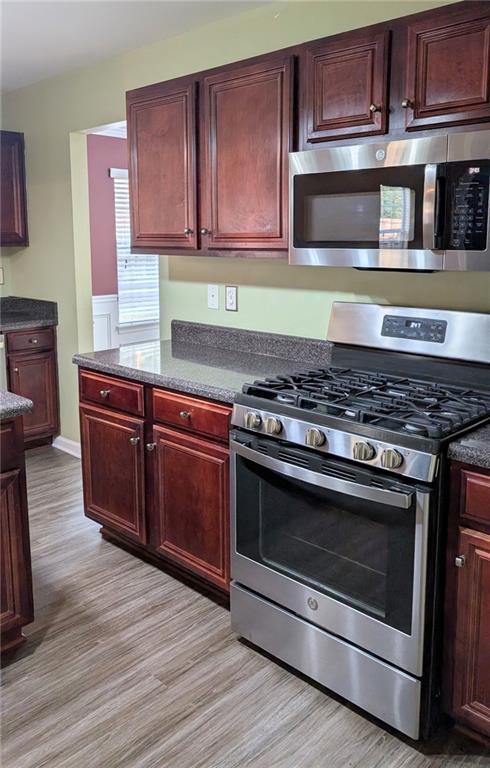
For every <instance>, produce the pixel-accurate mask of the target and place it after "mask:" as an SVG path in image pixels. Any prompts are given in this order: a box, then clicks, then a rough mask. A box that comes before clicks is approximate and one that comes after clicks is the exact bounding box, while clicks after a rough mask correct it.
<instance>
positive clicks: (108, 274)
mask: <svg viewBox="0 0 490 768" xmlns="http://www.w3.org/2000/svg"><path fill="white" fill-rule="evenodd" d="M87 157H88V188H89V190H88V193H89V209H90V250H91V258H92V294H93V295H94V296H101V295H103V294H110V293H117V265H116V222H115V217H114V182H113V180H112V179H111V178H110V177H109V175H108V169H109V168H127V167H128V158H127V148H126V139H115V138H112V137H111V136H96V135H94V134H89V135H88V136H87Z"/></svg>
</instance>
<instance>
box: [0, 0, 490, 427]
mask: <svg viewBox="0 0 490 768" xmlns="http://www.w3.org/2000/svg"><path fill="white" fill-rule="evenodd" d="M443 4H444V3H441V2H425V1H424V2H419V1H414V0H412V1H411V2H404V1H403V0H400V1H399V2H365V1H363V0H359V1H353V2H333V1H332V2H330V0H326V1H324V2H307V0H304V2H284V3H272V4H270V5H266V6H263V7H260V8H257V9H255V10H251V11H248V12H246V13H245V14H242V15H240V16H235V17H229V18H228V19H224V20H222V21H220V22H216V23H213V24H210V25H208V26H206V27H201V28H200V29H195V30H190V31H189V32H187V33H186V34H184V35H181V36H179V37H175V38H173V39H171V40H167V41H163V42H160V43H158V44H155V45H151V46H146V47H144V48H140V49H137V50H134V51H131V52H129V53H127V54H124V55H122V56H118V57H115V58H113V59H110V60H108V61H105V62H101V63H100V64H98V65H96V66H94V67H90V68H87V69H83V70H80V71H77V72H74V73H71V74H67V75H64V76H59V77H56V78H51V79H50V80H46V81H44V82H42V83H39V84H37V85H34V86H31V87H27V88H23V89H20V90H18V91H14V92H12V93H9V94H7V95H6V96H5V97H4V99H3V110H2V127H4V128H6V129H10V130H18V131H23V132H24V133H25V138H26V151H27V177H28V189H27V197H28V209H29V234H30V242H31V245H30V246H29V248H27V249H18V250H15V249H13V252H10V254H9V255H8V256H7V257H6V258H7V259H8V266H9V290H10V292H14V293H16V294H17V295H24V296H34V297H37V298H43V299H51V300H55V301H57V302H58V305H59V318H60V327H59V333H58V339H59V364H60V386H61V422H62V433H63V435H64V436H66V437H69V438H72V439H77V437H78V416H77V389H76V372H75V369H74V367H73V365H72V364H71V356H72V354H73V353H74V352H76V351H78V350H80V351H86V350H87V345H88V346H89V345H90V337H91V328H90V306H91V305H90V302H91V296H90V288H89V287H90V280H89V277H90V258H89V253H88V252H87V246H86V234H84V230H83V226H84V225H83V222H84V221H85V222H86V196H85V195H84V192H83V188H82V187H83V178H84V169H83V167H82V166H83V162H84V148H83V142H82V141H81V139H80V140H79V138H78V139H76V138H75V137H74V136H73V133H74V132H77V131H80V130H83V129H87V128H91V127H93V126H97V125H103V124H105V123H110V122H114V121H117V120H121V119H124V115H125V107H124V94H125V91H126V90H128V89H130V88H135V87H138V86H141V85H145V84H148V83H152V82H156V81H158V80H166V79H170V78H172V77H176V76H179V75H183V74H187V73H190V72H195V71H199V70H201V69H206V68H208V67H212V66H217V65H220V64H223V63H227V62H231V61H237V60H240V59H243V58H246V57H248V56H253V55H256V54H259V53H263V52H266V51H271V50H275V49H278V48H281V47H285V46H288V45H292V44H295V43H299V42H302V41H305V40H310V39H314V38H316V37H322V36H324V35H329V34H334V33H337V32H341V31H344V30H347V29H352V28H355V27H361V26H363V25H366V24H371V23H375V22H378V21H382V20H385V19H389V18H394V17H396V16H403V15H406V14H409V13H415V12H417V11H422V10H425V9H427V8H431V7H434V6H438V5H443ZM72 175H73V181H74V191H73V196H72V189H71V183H72ZM85 226H86V224H85ZM82 230H83V231H82ZM208 282H213V283H220V284H223V285H224V284H225V283H233V284H237V285H239V286H240V290H239V311H238V312H237V313H229V312H226V313H225V312H224V311H211V310H207V309H206V283H208ZM161 288H162V290H161V293H162V300H163V305H162V323H163V328H162V330H163V333H164V334H168V330H169V322H170V319H171V318H173V317H177V318H186V319H192V320H201V321H205V322H216V323H227V324H235V325H239V326H242V327H248V328H261V329H264V330H267V329H270V330H274V331H283V332H287V333H296V334H308V335H312V336H317V337H323V336H324V335H325V329H326V325H327V317H328V313H329V308H330V304H331V302H332V301H333V300H334V299H336V298H343V299H355V300H366V299H367V300H370V301H371V300H372V301H385V302H392V303H406V304H419V305H420V304H425V305H432V306H449V307H451V306H454V307H463V308H468V309H471V308H473V309H484V308H487V309H488V308H489V295H490V277H489V276H486V275H485V276H483V275H436V276H418V277H417V276H415V277H412V276H407V275H403V274H399V275H380V274H363V273H359V272H356V271H354V270H330V269H329V270H318V269H306V268H292V267H288V266H287V265H285V264H280V263H277V262H264V263H257V262H255V261H254V262H252V261H239V262H232V261H231V260H217V259H212V258H204V259H197V258H193V257H185V256H182V257H171V258H168V259H167V258H162V286H161Z"/></svg>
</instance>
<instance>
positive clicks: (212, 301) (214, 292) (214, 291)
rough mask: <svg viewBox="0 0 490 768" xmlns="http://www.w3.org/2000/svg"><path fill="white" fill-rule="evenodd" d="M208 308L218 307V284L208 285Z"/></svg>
mask: <svg viewBox="0 0 490 768" xmlns="http://www.w3.org/2000/svg"><path fill="white" fill-rule="evenodd" d="M208 309H219V286H218V285H208Z"/></svg>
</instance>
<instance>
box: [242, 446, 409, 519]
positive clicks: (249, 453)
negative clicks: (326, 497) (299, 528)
mask: <svg viewBox="0 0 490 768" xmlns="http://www.w3.org/2000/svg"><path fill="white" fill-rule="evenodd" d="M230 448H231V449H232V451H234V452H235V453H236V454H238V455H239V456H243V458H244V459H248V460H249V461H252V462H254V464H259V465H260V466H261V467H266V468H267V469H270V470H272V471H273V472H278V473H279V474H280V475H285V476H286V477H291V478H293V479H294V480H302V481H303V482H304V483H309V484H310V485H316V486H320V487H321V488H326V489H327V490H330V491H335V492H336V493H344V494H346V495H347V496H356V497H357V498H359V499H366V501H373V502H377V503H379V504H385V505H388V506H391V507H399V508H400V509H409V508H410V507H411V505H412V499H413V493H410V492H408V493H403V492H400V491H388V490H385V489H384V488H375V487H371V486H368V485H362V484H360V483H353V482H352V481H350V480H343V479H342V478H339V477H330V476H328V475H321V474H320V473H318V472H313V471H312V470H310V469H304V467H298V466H296V464H288V463H287V462H285V461H281V460H280V459H274V458H272V456H264V455H263V454H261V453H258V452H257V451H254V450H253V449H252V448H248V447H247V446H246V445H242V444H241V443H237V442H236V441H235V440H231V441H230Z"/></svg>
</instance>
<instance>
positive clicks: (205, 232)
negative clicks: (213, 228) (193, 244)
mask: <svg viewBox="0 0 490 768" xmlns="http://www.w3.org/2000/svg"><path fill="white" fill-rule="evenodd" d="M209 234H210V232H209V229H207V228H206V227H201V235H209Z"/></svg>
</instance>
